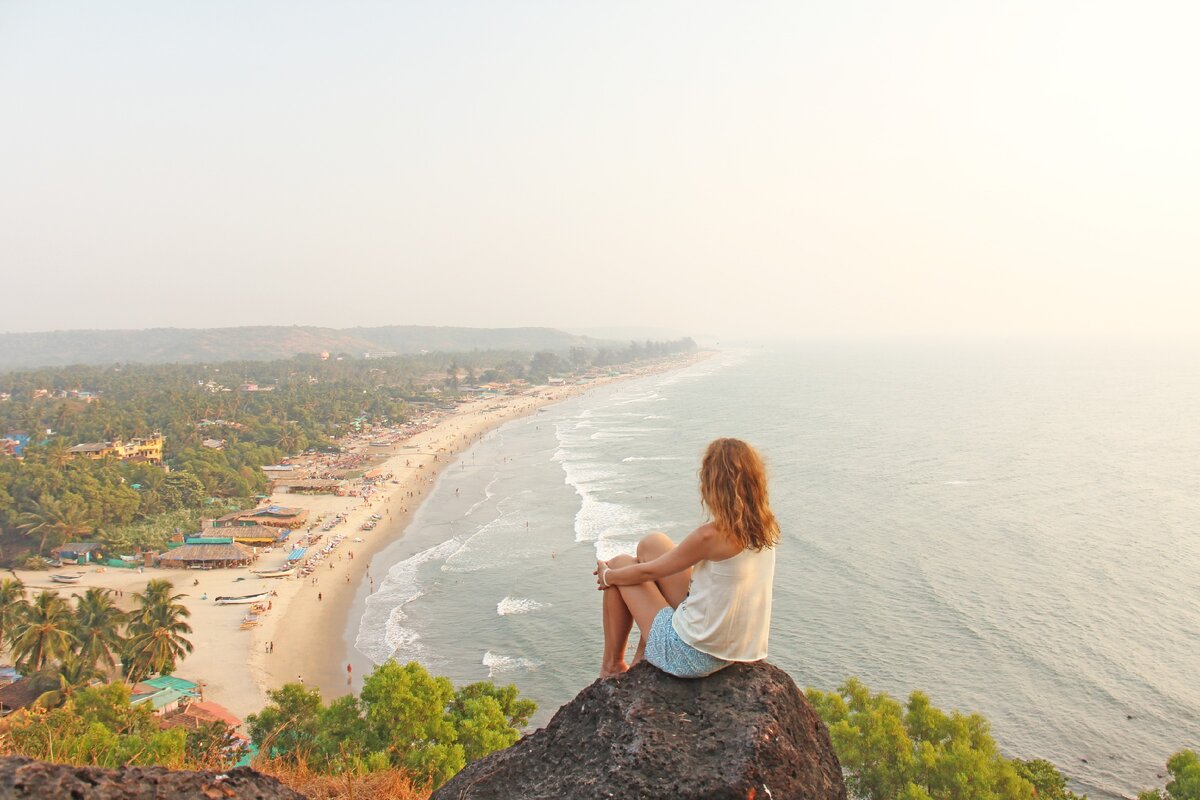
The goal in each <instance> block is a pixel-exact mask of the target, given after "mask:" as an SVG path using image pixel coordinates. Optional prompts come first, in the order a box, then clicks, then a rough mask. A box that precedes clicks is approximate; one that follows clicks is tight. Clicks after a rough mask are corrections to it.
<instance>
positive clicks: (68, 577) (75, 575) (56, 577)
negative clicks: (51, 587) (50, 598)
mask: <svg viewBox="0 0 1200 800" xmlns="http://www.w3.org/2000/svg"><path fill="white" fill-rule="evenodd" d="M82 577H83V573H82V572H57V573H55V574H53V575H51V576H50V580H52V581H55V582H56V583H75V582H76V581H78V580H79V579H80V578H82Z"/></svg>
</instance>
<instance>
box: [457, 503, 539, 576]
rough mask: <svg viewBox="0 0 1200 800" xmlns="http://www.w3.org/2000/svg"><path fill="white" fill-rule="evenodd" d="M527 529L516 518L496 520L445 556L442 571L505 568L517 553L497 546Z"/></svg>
mask: <svg viewBox="0 0 1200 800" xmlns="http://www.w3.org/2000/svg"><path fill="white" fill-rule="evenodd" d="M524 527H525V525H524V522H523V521H522V520H521V519H519V518H518V517H517V516H515V515H511V514H510V515H504V516H500V517H497V518H496V519H494V520H492V521H491V522H489V523H488V524H486V525H484V526H483V527H482V528H480V529H479V530H477V531H475V533H473V534H471V535H470V536H468V537H467V538H466V539H464V540H462V543H461V544H460V545H459V547H458V548H457V549H456V550H455V551H454V552H453V553H451V554H450V555H449V556H447V557H446V560H445V562H444V563H443V564H442V572H478V571H479V570H481V569H487V568H491V567H499V566H504V565H506V564H507V563H509V562H510V561H511V560H512V558H513V556H514V555H516V554H515V553H514V552H513V551H512V550H511V548H508V547H504V546H495V545H498V544H502V542H503V540H504V539H505V538H506V537H509V536H513V535H516V534H518V533H519V532H520V531H521V530H523V529H524Z"/></svg>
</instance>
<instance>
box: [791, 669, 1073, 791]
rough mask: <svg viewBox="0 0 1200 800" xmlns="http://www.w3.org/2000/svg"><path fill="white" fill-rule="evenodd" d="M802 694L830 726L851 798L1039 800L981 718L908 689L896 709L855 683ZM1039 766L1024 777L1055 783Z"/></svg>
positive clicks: (883, 697) (889, 701)
mask: <svg viewBox="0 0 1200 800" xmlns="http://www.w3.org/2000/svg"><path fill="white" fill-rule="evenodd" d="M807 695H808V699H809V702H811V703H812V704H813V707H814V708H815V709H816V710H817V713H818V714H820V716H821V718H822V719H823V720H824V721H825V723H826V725H828V726H829V733H830V736H831V738H832V740H833V746H834V750H835V751H836V752H837V755H838V759H839V760H840V761H841V762H842V767H843V768H844V769H845V770H846V773H847V779H846V784H847V788H848V789H849V790H850V793H851V794H852V795H853V796H855V797H858V798H861V799H862V800H897V798H898V799H899V800H1033V798H1035V797H1039V796H1040V795H1038V794H1036V791H1037V790H1035V788H1034V787H1035V784H1034V783H1033V782H1031V781H1030V780H1029V779H1028V778H1027V777H1023V776H1022V774H1021V771H1020V770H1019V769H1018V767H1017V765H1016V764H1014V762H1012V761H1009V760H1008V759H1005V758H1004V757H1003V756H1001V755H1000V753H999V750H998V749H997V747H996V743H995V741H994V740H993V739H992V736H991V733H990V732H989V729H988V724H987V721H986V720H984V719H983V717H981V716H979V715H978V714H961V713H959V712H957V711H955V712H952V713H950V714H946V713H944V712H942V711H939V710H938V709H937V708H934V707H933V705H932V704H931V703H930V702H929V698H928V697H927V696H925V695H924V694H922V693H921V692H913V693H912V694H911V695H910V696H909V699H908V703H907V704H906V705H902V704H901V703H899V702H898V701H896V700H894V699H892V698H891V697H889V696H888V695H886V694H883V693H880V694H872V693H871V691H870V690H869V689H868V688H867V687H866V686H864V685H863V684H862V683H861V682H859V681H858V680H857V679H855V678H850V679H848V680H847V681H846V682H845V683H843V684H842V685H841V686H840V687H838V690H837V691H836V692H821V691H818V690H816V689H809V690H808V692H807ZM1043 764H1045V762H1043ZM1045 766H1048V767H1050V769H1053V766H1052V765H1048V764H1045ZM1044 769H1045V767H1044V766H1042V765H1039V766H1038V767H1036V768H1033V769H1032V770H1026V772H1027V774H1030V773H1036V774H1037V775H1038V778H1039V780H1040V781H1041V784H1042V785H1044V786H1054V785H1058V778H1061V776H1058V778H1054V777H1053V776H1049V775H1046V774H1044ZM1055 775H1057V771H1056V770H1055ZM1062 786H1063V787H1065V781H1062ZM1049 796H1051V797H1053V796H1054V795H1049ZM1063 797H1066V798H1070V797H1072V795H1069V794H1068V795H1063Z"/></svg>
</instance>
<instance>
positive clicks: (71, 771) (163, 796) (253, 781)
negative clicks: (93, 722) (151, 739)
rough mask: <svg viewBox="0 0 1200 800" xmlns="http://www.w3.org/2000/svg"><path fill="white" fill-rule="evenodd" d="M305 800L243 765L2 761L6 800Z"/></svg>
mask: <svg viewBox="0 0 1200 800" xmlns="http://www.w3.org/2000/svg"><path fill="white" fill-rule="evenodd" d="M26 798H29V800H33V799H34V798H37V800H51V798H55V799H56V798H88V800H93V799H94V800H223V798H238V799H239V800H304V797H303V795H300V794H297V793H296V792H294V791H292V790H291V789H289V788H287V787H286V786H284V785H283V784H282V783H280V782H279V781H277V780H275V779H274V778H272V777H270V776H268V775H263V774H262V773H261V772H255V771H254V770H252V769H248V768H246V767H241V768H238V769H232V770H229V771H228V772H181V771H173V770H169V769H165V768H164V767H125V768H123V769H101V768H100V767H72V766H68V765H66V764H48V763H46V762H44V761H33V760H31V759H28V758H21V757H20V756H10V757H6V758H0V800H25V799H26Z"/></svg>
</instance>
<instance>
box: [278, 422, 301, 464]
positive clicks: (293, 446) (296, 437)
mask: <svg viewBox="0 0 1200 800" xmlns="http://www.w3.org/2000/svg"><path fill="white" fill-rule="evenodd" d="M303 436H304V434H303V433H302V432H301V430H300V428H299V426H297V425H296V423H295V422H292V421H290V420H289V421H288V422H285V423H284V424H283V427H282V428H281V429H280V431H279V434H278V435H277V436H276V437H275V446H276V447H278V448H279V449H280V450H282V451H283V454H284V455H286V456H290V455H292V454H294V453H295V452H296V451H298V450H299V449H300V446H301V445H302V444H303V441H304V440H303Z"/></svg>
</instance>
